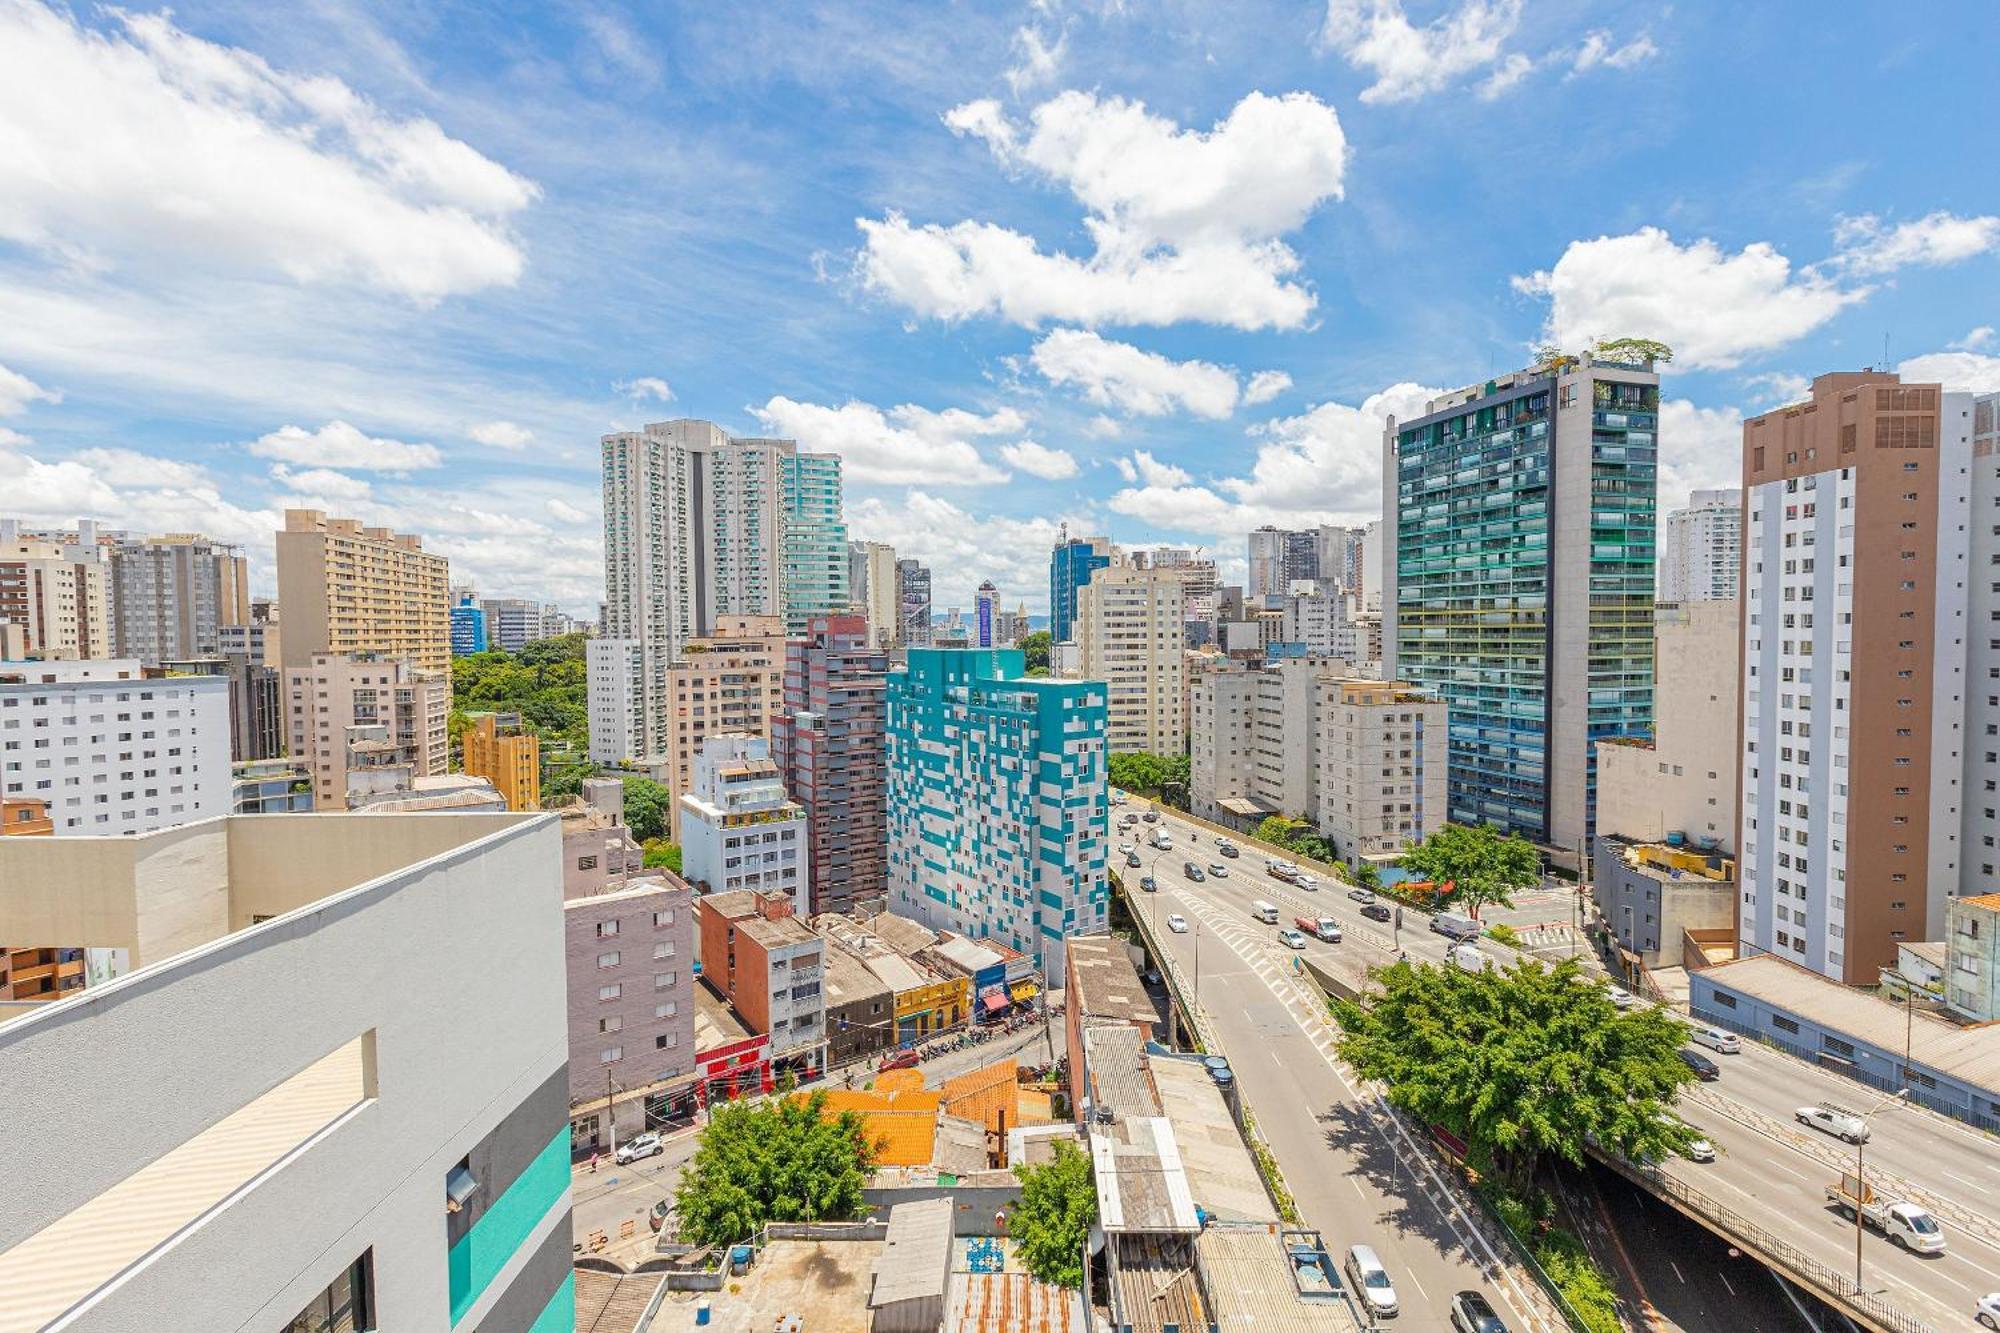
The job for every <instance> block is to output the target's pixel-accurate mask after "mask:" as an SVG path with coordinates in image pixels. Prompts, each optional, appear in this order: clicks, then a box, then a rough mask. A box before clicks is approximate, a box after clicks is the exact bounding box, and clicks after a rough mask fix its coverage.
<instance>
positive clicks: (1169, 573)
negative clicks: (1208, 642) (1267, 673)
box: [1074, 564, 1187, 755]
mask: <svg viewBox="0 0 2000 1333" xmlns="http://www.w3.org/2000/svg"><path fill="white" fill-rule="evenodd" d="M1185 597H1186V594H1185V591H1184V589H1183V588H1182V586H1181V576H1180V573H1179V571H1178V570H1176V569H1174V568H1172V567H1162V568H1157V569H1141V568H1138V567H1136V566H1134V565H1130V564H1113V565H1111V566H1110V567H1109V568H1106V569H1100V570H1098V571H1097V572H1095V573H1094V574H1092V575H1091V577H1090V582H1088V583H1086V584H1084V585H1083V587H1082V588H1080V589H1078V590H1077V603H1076V605H1077V613H1076V625H1075V627H1074V631H1075V639H1076V644H1077V649H1078V656H1079V663H1078V667H1079V671H1078V674H1079V675H1080V677H1081V678H1082V679H1085V680H1101V681H1103V682H1104V683H1105V685H1106V686H1107V687H1108V689H1107V694H1108V699H1109V717H1108V722H1107V725H1106V728H1105V746H1106V748H1107V749H1108V750H1109V752H1110V753H1112V754H1131V753H1135V752H1139V751H1144V752H1147V753H1150V754H1168V755H1177V754H1181V753H1184V752H1185V751H1186V750H1187V656H1186V643H1187V631H1186V629H1185V628H1184V622H1185V620H1186V601H1185Z"/></svg>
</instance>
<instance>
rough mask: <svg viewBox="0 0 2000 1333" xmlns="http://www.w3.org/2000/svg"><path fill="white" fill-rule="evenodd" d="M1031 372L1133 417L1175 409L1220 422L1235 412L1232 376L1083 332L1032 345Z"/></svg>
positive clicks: (1059, 332) (1061, 333) (1053, 335)
mask: <svg viewBox="0 0 2000 1333" xmlns="http://www.w3.org/2000/svg"><path fill="white" fill-rule="evenodd" d="M1033 359H1034V363H1035V369H1037V370H1039V371H1041V372H1042V374H1043V375H1044V376H1045V377H1047V379H1048V381H1049V382H1050V383H1051V384H1066V385H1074V386H1076V387H1077V388H1078V389H1080V390H1081V391H1082V393H1083V396H1084V397H1085V398H1086V399H1087V400H1089V401H1090V402H1092V403H1095V404H1097V405H1098V406H1100V407H1115V408H1118V409H1119V410H1121V411H1124V412H1128V413H1134V414H1137V415H1139V416H1148V417H1157V416H1164V415H1166V414H1167V413H1169V412H1173V411H1176V410H1181V411H1187V412H1191V413H1193V414H1194V415H1195V416H1198V417H1207V418H1209V419H1210V420H1220V419H1221V418H1223V417H1226V416H1228V415H1229V414H1230V413H1231V412H1233V411H1235V410H1236V394H1237V388H1236V372H1235V371H1233V370H1228V369H1225V368H1224V367H1222V366H1218V365H1214V364H1212V363H1210V362H1207V361H1173V360H1169V359H1168V358H1166V357H1164V356H1161V355H1160V354H1159V353H1157V352H1148V351H1145V350H1143V349H1141V348H1137V347H1134V346H1132V345H1131V344H1130V343H1122V342H1114V341H1112V340H1110V339H1107V338H1101V337H1099V336H1098V335H1097V334H1095V333H1092V332H1090V331H1089V330H1087V329H1055V330H1053V331H1051V332H1050V333H1049V334H1048V335H1047V336H1046V337H1044V338H1043V339H1042V340H1041V341H1040V342H1038V343H1036V344H1035V350H1034V353H1033Z"/></svg>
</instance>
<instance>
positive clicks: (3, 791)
mask: <svg viewBox="0 0 2000 1333" xmlns="http://www.w3.org/2000/svg"><path fill="white" fill-rule="evenodd" d="M0 797H5V798H7V799H10V800H22V799H31V800H37V801H42V802H45V803H46V804H47V806H48V814H49V818H50V819H51V820H52V821H53V822H54V826H55V832H56V836H57V837H90V836H98V835H103V834H111V833H148V832H151V831H152V830H154V829H161V828H168V827H171V826H172V825H175V824H186V823H191V822H193V821H195V820H198V819H212V818H214V817H216V816H218V815H226V814H228V813H229V806H230V777H229V686H228V682H227V681H225V680H223V679H222V677H220V676H173V677H159V676H151V677H149V676H147V675H146V674H145V672H144V671H143V669H142V668H141V667H140V664H139V662H138V661H137V660H136V659H133V658H110V659H102V660H93V661H82V662H74V661H47V662H0Z"/></svg>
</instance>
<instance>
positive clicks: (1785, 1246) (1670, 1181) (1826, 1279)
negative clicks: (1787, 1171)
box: [1595, 1153, 1938, 1333]
mask: <svg viewBox="0 0 2000 1333" xmlns="http://www.w3.org/2000/svg"><path fill="white" fill-rule="evenodd" d="M1595 1156H1596V1157H1597V1159H1598V1160H1599V1161H1601V1162H1603V1163H1604V1164H1605V1165H1606V1166H1608V1167H1610V1168H1611V1169H1612V1170H1613V1171H1616V1172H1617V1173H1618V1174H1619V1175H1621V1176H1624V1177H1625V1178H1626V1179H1627V1180H1630V1181H1632V1182H1633V1183H1634V1184H1636V1185H1638V1186H1640V1187H1641V1188H1643V1189H1646V1190H1649V1191H1651V1192H1652V1193H1653V1194H1656V1195H1658V1196H1659V1197H1661V1198H1663V1199H1665V1200H1666V1201H1667V1202H1669V1203H1671V1204H1674V1205H1675V1206H1676V1207H1678V1208H1679V1209H1680V1210H1681V1211H1682V1212H1684V1213H1686V1214H1688V1215H1689V1216H1690V1217H1693V1218H1694V1219H1695V1220H1696V1221H1698V1222H1702V1223H1704V1224H1706V1225H1708V1226H1710V1227H1711V1228H1719V1229H1720V1230H1721V1232H1722V1234H1723V1236H1724V1237H1725V1238H1726V1239H1728V1240H1729V1241H1731V1242H1733V1243H1734V1244H1737V1245H1740V1246H1741V1247H1743V1248H1744V1249H1746V1250H1750V1251H1754V1252H1755V1253H1756V1254H1757V1256H1758V1257H1759V1258H1760V1259H1761V1260H1762V1261H1763V1262H1765V1263H1767V1264H1769V1265H1771V1266H1773V1267H1775V1268H1780V1269H1783V1270H1784V1272H1785V1274H1786V1275H1787V1276H1789V1277H1792V1278H1795V1279H1797V1280H1798V1281H1799V1282H1800V1283H1802V1284H1803V1285H1805V1286H1808V1287H1811V1288H1812V1289H1813V1290H1814V1291H1815V1292H1817V1293H1818V1294H1820V1295H1821V1296H1823V1297H1825V1298H1826V1299H1827V1300H1829V1301H1831V1302H1832V1303H1833V1304H1834V1305H1836V1306H1838V1307H1839V1308H1841V1309H1842V1310H1845V1311H1847V1312H1848V1313H1849V1314H1851V1315H1855V1316H1858V1317H1859V1318H1860V1319H1861V1320H1862V1321H1863V1322H1865V1323H1867V1324H1869V1325H1870V1326H1871V1327H1873V1328H1875V1329H1877V1330H1880V1333H1938V1330H1937V1329H1936V1328H1934V1327H1933V1326H1932V1325H1930V1324H1927V1323H1925V1322H1924V1321H1923V1320H1921V1319H1919V1318H1917V1317H1916V1316H1915V1315H1913V1314H1911V1313H1909V1311H1907V1310H1904V1309H1901V1308H1899V1307H1897V1306H1895V1305H1893V1304H1891V1303H1890V1302H1888V1301H1886V1300H1884V1299H1883V1298H1882V1297H1880V1296H1878V1295H1876V1294H1875V1293H1873V1292H1867V1291H1859V1292H1858V1291H1855V1290H1854V1288H1853V1283H1852V1282H1851V1281H1850V1280H1849V1278H1848V1276H1847V1274H1845V1273H1837V1272H1835V1271H1834V1270H1833V1269H1831V1268H1829V1267H1828V1266H1827V1265H1825V1264H1823V1263H1821V1262H1820V1261H1819V1260H1817V1259H1815V1258H1813V1257H1812V1256H1810V1255H1808V1254H1805V1253H1803V1252H1801V1251H1800V1250H1799V1249H1797V1248H1796V1247H1795V1246H1793V1245H1792V1244H1791V1243H1790V1242H1789V1241H1786V1240H1783V1239H1781V1238H1779V1237H1778V1236H1777V1235H1775V1234H1773V1233H1772V1232H1769V1231H1766V1230H1765V1229H1764V1228H1763V1227H1760V1226H1758V1225H1757V1224H1756V1223H1755V1222H1752V1221H1751V1220H1750V1219H1749V1218H1747V1217H1744V1216H1743V1215H1742V1214H1741V1213H1739V1212H1737V1211H1736V1210H1735V1209H1733V1208H1729V1207H1727V1206H1725V1205H1723V1204H1720V1203H1717V1202H1716V1201H1715V1200H1714V1199H1712V1198H1710V1197H1709V1196H1708V1195H1706V1194H1703V1193H1702V1192H1701V1191H1700V1190H1698V1189H1695V1188H1694V1187H1693V1186H1692V1185H1689V1184H1688V1183H1687V1182H1686V1181H1683V1180H1678V1179H1676V1178H1675V1177H1673V1176H1669V1175H1666V1174H1664V1173H1662V1172H1659V1171H1655V1170H1652V1169H1649V1168H1645V1167H1640V1166H1635V1165H1634V1164H1632V1163H1631V1162H1628V1161H1626V1160H1624V1159H1623V1158H1621V1157H1619V1156H1617V1155H1616V1154H1614V1153H1597V1154H1595Z"/></svg>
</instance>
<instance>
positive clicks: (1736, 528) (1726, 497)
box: [1659, 489, 1743, 603]
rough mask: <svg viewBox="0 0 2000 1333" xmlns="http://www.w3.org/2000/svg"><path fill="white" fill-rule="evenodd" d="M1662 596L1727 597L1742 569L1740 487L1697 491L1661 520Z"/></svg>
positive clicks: (1678, 599) (1672, 598)
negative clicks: (1686, 502)
mask: <svg viewBox="0 0 2000 1333" xmlns="http://www.w3.org/2000/svg"><path fill="white" fill-rule="evenodd" d="M1659 561H1660V592H1659V597H1660V600H1661V601H1662V602H1674V603H1684V602H1710V601H1726V600H1730V599H1733V598H1734V597H1735V596H1736V595H1737V588H1738V584H1739V582H1740V581H1741V578H1742V573H1743V492H1742V491H1740V490H1733V489H1732V490H1719V491H1696V492H1694V494H1693V495H1691V496H1689V497H1688V507H1687V508H1686V509H1676V510H1675V511H1673V512H1672V513H1671V514H1668V515H1667V516H1666V517H1665V518H1663V519H1661V520H1660V555H1659Z"/></svg>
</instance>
